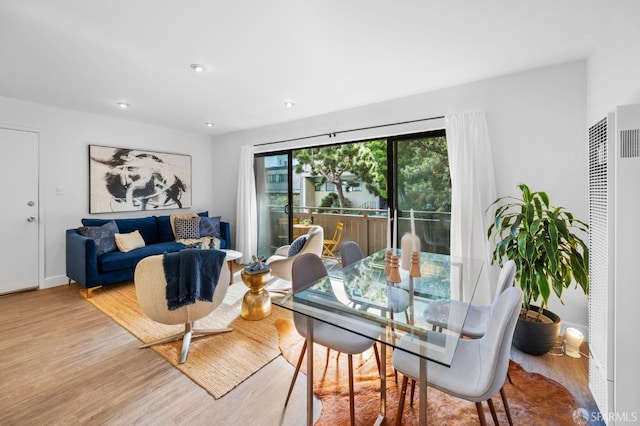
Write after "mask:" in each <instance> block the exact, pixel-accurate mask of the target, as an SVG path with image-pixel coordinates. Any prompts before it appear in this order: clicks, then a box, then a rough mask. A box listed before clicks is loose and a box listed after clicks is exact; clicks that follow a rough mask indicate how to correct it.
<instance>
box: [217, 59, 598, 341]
mask: <svg viewBox="0 0 640 426" xmlns="http://www.w3.org/2000/svg"><path fill="white" fill-rule="evenodd" d="M585 108H586V64H585V62H584V61H577V62H571V63H567V64H563V65H559V66H554V67H548V68H541V69H536V70H531V71H526V72H522V73H518V74H512V75H507V76H503V77H499V78H494V79H490V80H484V81H479V82H476V83H472V84H466V85H462V86H457V87H452V88H449V89H443V90H438V91H433V92H429V93H423V94H419V95H415V96H410V97H406V98H402V99H396V100H392V101H387V102H382V103H377V104H372V105H367V106H363V107H359V108H353V109H349V110H344V111H338V112H334V113H330V114H326V115H322V116H317V117H312V118H308V119H303V120H297V121H293V122H290V123H285V124H281V125H274V126H269V127H264V128H259V129H253V130H249V131H244V132H238V133H233V134H228V135H224V136H220V137H216V138H214V142H215V144H216V145H217V146H219V147H221V148H224V150H225V152H226V153H227V154H226V155H227V157H228V159H229V161H226V162H225V163H224V164H222V165H221V169H220V171H221V173H224V174H228V175H229V176H228V178H229V185H228V186H227V188H226V191H225V193H224V198H225V199H227V197H228V199H230V200H231V199H233V197H235V187H236V185H237V176H236V175H237V173H236V172H235V167H236V165H237V163H238V155H239V149H240V146H241V145H243V144H258V143H265V142H272V141H278V140H285V139H290V138H295V137H305V136H310V135H316V134H321V133H329V132H334V131H340V130H347V129H353V128H361V127H366V126H372V125H378V124H385V123H393V122H399V121H407V120H414V119H419V118H425V117H434V116H441V115H444V114H448V113H455V112H462V111H468V110H474V109H483V110H485V111H486V114H487V119H488V125H489V132H490V137H491V144H492V153H493V158H494V163H495V167H496V185H497V193H498V196H503V195H517V188H516V184H518V183H520V182H526V183H528V184H529V185H530V186H532V188H533V189H534V190H543V191H547V192H548V193H549V195H550V197H551V201H552V202H553V203H554V204H557V205H563V206H565V207H567V208H568V209H569V210H570V211H572V212H573V213H574V214H575V216H576V217H578V218H580V219H583V220H585V221H586V220H587V215H588V192H587V148H586V140H585V129H586V121H585V117H586V110H585ZM438 125H439V126H442V120H435V121H430V122H424V123H420V124H414V125H412V126H410V127H411V128H412V129H411V130H414V131H417V130H425V129H429V128H433V126H438ZM376 132H377V133H376ZM388 132H389V130H388V129H378V130H376V131H369V132H367V136H368V137H374V136H376V135H378V136H380V135H385V134H388ZM352 137H354V135H352V134H343V135H339V137H338V138H336V139H329V138H328V137H321V138H316V139H311V140H306V141H301V142H300V143H298V144H297V146H304V145H311V144H317V143H329V142H335V141H336V140H341V139H344V138H352ZM292 145H293V144H292V143H288V144H283V145H270V146H268V147H259V149H260V150H262V151H264V150H265V149H276V148H278V147H283V146H292ZM221 196H222V194H221ZM228 205H229V206H231V205H232V203H229V204H228ZM234 211H235V210H234ZM234 211H229V212H228V214H229V215H233V216H235V214H234ZM225 214H227V212H226V211H225ZM565 302H566V305H564V306H563V305H560V303H552V305H551V308H552V310H554V311H555V312H556V313H558V314H559V315H560V316H561V317H562V318H563V322H564V325H565V326H566V325H567V324H571V325H574V326H579V327H580V328H582V329H583V330H584V331H586V327H587V322H588V321H587V298H586V297H585V296H584V295H583V294H582V293H580V291H576V290H569V291H568V292H567V294H566V296H565Z"/></svg>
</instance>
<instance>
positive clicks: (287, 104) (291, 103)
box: [284, 101, 295, 108]
mask: <svg viewBox="0 0 640 426" xmlns="http://www.w3.org/2000/svg"><path fill="white" fill-rule="evenodd" d="M294 105H295V103H294V102H293V101H285V103H284V106H286V107H287V108H293V106H294Z"/></svg>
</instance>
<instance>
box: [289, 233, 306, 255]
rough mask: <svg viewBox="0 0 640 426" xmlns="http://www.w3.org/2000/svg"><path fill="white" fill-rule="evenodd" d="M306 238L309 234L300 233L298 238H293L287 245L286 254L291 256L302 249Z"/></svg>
mask: <svg viewBox="0 0 640 426" xmlns="http://www.w3.org/2000/svg"><path fill="white" fill-rule="evenodd" d="M308 238H309V235H307V234H304V235H300V236H299V237H298V238H296V239H295V240H293V242H292V243H291V245H290V246H289V252H288V253H287V256H289V257H293V256H295V255H296V254H298V253H300V250H302V248H303V247H304V245H305V244H306V243H307V239H308Z"/></svg>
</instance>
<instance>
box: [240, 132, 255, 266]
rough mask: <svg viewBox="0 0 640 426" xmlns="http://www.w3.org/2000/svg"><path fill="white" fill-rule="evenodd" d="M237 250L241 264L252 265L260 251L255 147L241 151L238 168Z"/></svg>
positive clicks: (249, 146)
mask: <svg viewBox="0 0 640 426" xmlns="http://www.w3.org/2000/svg"><path fill="white" fill-rule="evenodd" d="M236 211H237V214H238V216H237V218H236V250H238V251H239V252H241V253H242V257H241V258H240V259H238V262H239V263H244V264H246V263H251V255H253V254H256V253H257V249H258V213H257V212H258V210H257V201H256V181H255V177H254V174H253V145H245V146H243V147H242V148H241V149H240V164H239V166H238V201H237V205H236Z"/></svg>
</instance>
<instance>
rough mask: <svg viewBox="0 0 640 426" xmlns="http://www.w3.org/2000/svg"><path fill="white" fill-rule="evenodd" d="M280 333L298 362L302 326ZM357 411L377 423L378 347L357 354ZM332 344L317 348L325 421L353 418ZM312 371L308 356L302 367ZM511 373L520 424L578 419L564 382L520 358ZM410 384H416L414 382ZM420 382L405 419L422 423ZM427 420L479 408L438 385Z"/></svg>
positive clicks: (454, 417)
mask: <svg viewBox="0 0 640 426" xmlns="http://www.w3.org/2000/svg"><path fill="white" fill-rule="evenodd" d="M275 324H276V327H277V328H278V333H279V335H280V350H281V351H282V354H283V355H284V357H285V358H286V359H287V360H288V361H289V362H290V363H291V364H292V365H293V366H295V365H296V362H297V360H298V356H299V354H300V350H301V349H302V344H303V339H302V337H300V335H299V334H298V333H297V332H296V330H295V326H294V325H293V322H292V321H291V320H290V319H279V320H277V321H276V322H275ZM390 352H391V351H390V350H388V351H387V355H388V356H387V416H386V419H387V422H391V423H393V422H395V419H396V414H397V411H398V400H399V395H400V387H401V384H402V377H401V376H400V375H399V377H398V383H397V384H396V382H395V377H394V372H393V369H392V366H391V354H390ZM353 360H354V378H355V393H356V396H355V412H356V423H357V424H359V425H370V424H373V423H374V421H375V419H376V417H377V415H378V410H379V404H380V377H379V375H378V370H377V365H376V360H375V356H374V354H373V350H369V351H367V352H364V353H363V354H362V355H354V358H353ZM325 362H326V350H324V348H322V347H317V348H316V350H315V351H314V392H315V394H316V395H317V396H318V398H320V400H321V401H322V412H321V414H320V419H319V420H318V422H317V423H316V425H318V426H322V425H332V426H335V425H348V424H349V388H348V371H347V368H348V367H347V356H346V355H342V356H340V355H339V354H338V353H337V352H335V351H331V352H330V355H329V364H328V367H327V368H326V369H325ZM301 371H302V372H304V373H305V374H306V358H305V361H304V363H303V366H302V367H301ZM509 373H510V375H511V378H512V380H513V383H514V384H513V385H511V384H509V382H508V381H505V386H504V388H505V392H506V394H507V401H508V402H509V408H510V410H511V416H512V417H513V423H514V424H516V425H524V424H545V425H575V422H574V421H573V417H572V415H573V412H574V411H575V410H576V408H577V406H578V405H577V402H576V401H575V399H574V398H573V396H572V395H571V394H570V393H569V391H568V390H567V389H566V388H565V387H564V386H562V385H561V384H560V383H558V382H556V381H554V380H551V379H549V378H547V377H545V376H542V375H540V374H537V373H530V372H527V371H526V370H524V369H523V368H522V367H521V366H520V365H519V364H517V363H515V362H513V361H512V362H511V363H510V366H509ZM409 388H410V387H409ZM419 391H420V390H419V389H417V388H416V390H415V396H414V404H413V407H411V406H409V389H408V390H407V399H406V401H405V408H404V410H403V415H402V421H403V423H402V424H404V425H415V424H418V393H419ZM492 400H493V403H494V406H495V407H496V411H497V413H498V420H499V421H500V423H501V424H508V422H507V417H506V414H505V412H504V408H503V405H502V400H501V398H500V395H497V396H496V397H494V398H492ZM427 407H428V408H427V421H428V423H429V424H435V425H477V424H479V422H478V414H477V411H476V407H475V403H473V402H468V401H464V400H461V399H458V398H454V397H451V396H448V395H446V394H444V393H442V392H440V391H437V390H435V389H433V388H429V390H428V394H427ZM484 407H485V416H486V419H487V423H491V422H492V420H491V413H490V411H489V408H488V405H487V404H486V403H485V404H484Z"/></svg>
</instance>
